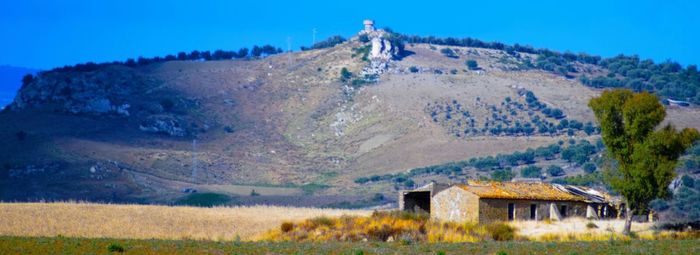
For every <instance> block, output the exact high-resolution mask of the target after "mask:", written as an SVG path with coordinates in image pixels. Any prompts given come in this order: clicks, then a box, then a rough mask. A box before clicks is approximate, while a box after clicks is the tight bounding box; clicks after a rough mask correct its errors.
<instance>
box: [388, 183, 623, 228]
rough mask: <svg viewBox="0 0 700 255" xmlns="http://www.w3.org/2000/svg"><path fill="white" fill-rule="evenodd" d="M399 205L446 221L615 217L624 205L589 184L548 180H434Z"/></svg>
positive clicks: (408, 194)
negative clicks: (559, 183) (564, 183)
mask: <svg viewBox="0 0 700 255" xmlns="http://www.w3.org/2000/svg"><path fill="white" fill-rule="evenodd" d="M399 207H400V209H401V210H404V211H414V212H415V211H424V212H428V213H430V216H431V218H434V219H438V220H444V221H456V222H462V221H472V222H480V223H484V222H493V221H513V220H544V219H551V220H562V219H564V218H566V217H585V218H594V219H599V218H614V217H616V216H618V211H619V208H620V207H619V203H616V202H614V200H613V199H612V197H611V196H610V195H608V194H605V193H603V192H600V191H597V190H593V189H590V188H585V187H578V186H572V185H558V184H550V183H542V182H479V181H470V182H468V183H467V184H454V185H446V184H438V183H430V184H428V185H425V186H423V187H420V188H417V189H414V190H410V191H403V192H401V193H400V196H399Z"/></svg>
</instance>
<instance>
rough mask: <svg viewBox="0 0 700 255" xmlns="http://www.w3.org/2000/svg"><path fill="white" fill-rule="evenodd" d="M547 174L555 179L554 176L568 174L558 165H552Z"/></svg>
mask: <svg viewBox="0 0 700 255" xmlns="http://www.w3.org/2000/svg"><path fill="white" fill-rule="evenodd" d="M547 173H548V174H549V175H550V176H553V177H554V176H562V175H564V174H566V173H565V172H564V169H562V168H561V167H560V166H557V165H551V166H549V167H548V168H547Z"/></svg>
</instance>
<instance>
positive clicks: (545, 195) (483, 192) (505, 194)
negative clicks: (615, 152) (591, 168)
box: [457, 181, 586, 201]
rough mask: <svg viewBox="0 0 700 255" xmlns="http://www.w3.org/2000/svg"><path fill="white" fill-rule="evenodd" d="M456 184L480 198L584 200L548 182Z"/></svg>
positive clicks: (475, 182)
mask: <svg viewBox="0 0 700 255" xmlns="http://www.w3.org/2000/svg"><path fill="white" fill-rule="evenodd" d="M457 186H458V187H460V188H462V189H464V190H466V191H469V192H471V193H473V194H475V195H477V196H479V197H480V198H500V199H531V200H557V201H586V198H585V197H582V196H576V195H574V194H571V193H569V192H566V191H562V190H560V189H557V188H556V187H554V186H553V185H552V184H549V183H532V182H481V181H470V182H469V183H468V184H459V185H457Z"/></svg>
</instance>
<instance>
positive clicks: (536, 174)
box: [520, 166, 542, 178]
mask: <svg viewBox="0 0 700 255" xmlns="http://www.w3.org/2000/svg"><path fill="white" fill-rule="evenodd" d="M520 175H521V176H522V177H525V178H540V177H541V176H542V168H539V167H537V166H527V167H525V168H523V169H520Z"/></svg>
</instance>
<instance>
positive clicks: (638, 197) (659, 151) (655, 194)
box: [589, 89, 700, 233]
mask: <svg viewBox="0 0 700 255" xmlns="http://www.w3.org/2000/svg"><path fill="white" fill-rule="evenodd" d="M589 107H590V108H591V109H592V110H593V113H594V114H595V116H596V119H597V120H598V122H599V123H600V128H601V135H602V137H603V143H605V146H606V147H607V149H608V152H609V155H610V156H611V157H613V158H614V159H615V160H616V161H617V163H618V167H617V168H616V169H612V170H611V171H609V173H608V175H607V178H606V179H607V181H608V182H609V184H610V186H611V187H612V188H613V189H614V190H615V191H617V192H619V193H620V194H622V195H623V196H624V197H625V199H626V201H627V204H626V205H627V206H628V215H627V216H628V217H627V221H628V224H631V214H632V212H637V213H641V212H644V211H646V210H647V207H648V205H649V202H650V201H651V200H653V199H655V198H660V197H666V196H668V195H669V191H668V188H667V187H668V185H669V184H670V183H671V181H672V180H673V178H674V176H675V172H674V169H675V167H676V163H677V161H678V157H680V156H681V155H682V154H683V152H684V151H685V150H686V149H687V148H689V147H690V146H692V144H693V143H694V142H695V141H696V140H697V139H698V138H699V137H700V134H698V131H697V130H695V129H691V128H685V129H683V130H681V131H678V130H677V129H676V128H675V127H674V126H672V125H671V124H667V125H665V126H664V127H662V128H658V129H657V126H658V125H659V124H661V122H662V121H663V120H664V118H665V117H666V111H665V108H664V106H663V105H662V104H661V103H660V101H659V98H658V97H656V96H655V95H653V94H650V93H647V92H641V93H634V92H632V91H630V90H626V89H617V90H608V91H605V92H603V93H602V95H601V96H600V97H597V98H593V99H591V101H590V102H589ZM628 224H626V226H625V232H627V233H629V226H628Z"/></svg>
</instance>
